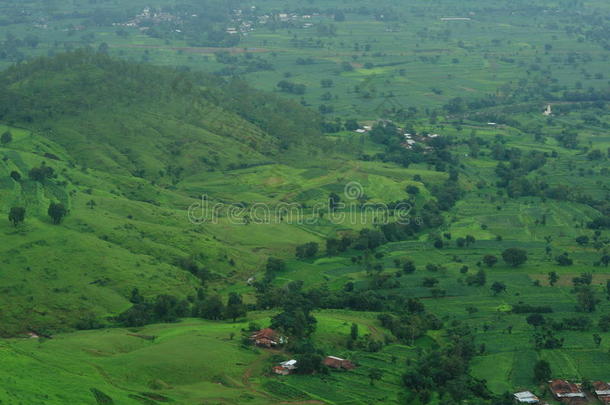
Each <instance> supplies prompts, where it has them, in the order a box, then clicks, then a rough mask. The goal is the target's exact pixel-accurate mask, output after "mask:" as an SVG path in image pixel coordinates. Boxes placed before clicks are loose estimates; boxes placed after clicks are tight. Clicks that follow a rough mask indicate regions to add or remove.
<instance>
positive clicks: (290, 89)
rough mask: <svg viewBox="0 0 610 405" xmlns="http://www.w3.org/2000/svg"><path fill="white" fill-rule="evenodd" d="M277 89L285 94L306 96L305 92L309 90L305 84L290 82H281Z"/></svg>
mask: <svg viewBox="0 0 610 405" xmlns="http://www.w3.org/2000/svg"><path fill="white" fill-rule="evenodd" d="M277 87H278V88H279V89H280V91H283V92H284V93H291V94H299V95H301V94H305V91H306V90H307V86H305V85H304V84H301V83H293V82H289V81H288V80H280V81H279V82H278V83H277Z"/></svg>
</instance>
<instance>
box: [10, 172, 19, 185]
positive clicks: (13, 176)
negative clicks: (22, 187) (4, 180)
mask: <svg viewBox="0 0 610 405" xmlns="http://www.w3.org/2000/svg"><path fill="white" fill-rule="evenodd" d="M11 178H12V179H13V180H15V181H16V182H17V183H19V182H20V181H21V173H19V172H18V171H16V170H13V171H12V172H11Z"/></svg>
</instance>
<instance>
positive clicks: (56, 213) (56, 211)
mask: <svg viewBox="0 0 610 405" xmlns="http://www.w3.org/2000/svg"><path fill="white" fill-rule="evenodd" d="M47 214H48V215H49V216H50V217H51V219H52V220H53V223H54V224H55V225H59V224H60V223H61V221H62V220H63V219H64V217H65V216H66V215H67V214H68V210H67V209H66V207H65V206H64V205H63V204H62V203H56V202H52V203H51V204H49V209H48V210H47Z"/></svg>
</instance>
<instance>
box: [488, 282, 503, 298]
mask: <svg viewBox="0 0 610 405" xmlns="http://www.w3.org/2000/svg"><path fill="white" fill-rule="evenodd" d="M491 291H492V292H493V293H494V295H498V294H500V293H501V292H504V291H506V284H504V283H502V282H500V281H494V283H493V284H492V285H491Z"/></svg>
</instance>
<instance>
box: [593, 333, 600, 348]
mask: <svg viewBox="0 0 610 405" xmlns="http://www.w3.org/2000/svg"><path fill="white" fill-rule="evenodd" d="M593 342H594V343H595V346H596V347H599V346H601V344H602V337H601V336H600V335H599V334H598V333H594V334H593Z"/></svg>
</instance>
